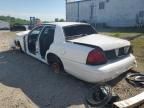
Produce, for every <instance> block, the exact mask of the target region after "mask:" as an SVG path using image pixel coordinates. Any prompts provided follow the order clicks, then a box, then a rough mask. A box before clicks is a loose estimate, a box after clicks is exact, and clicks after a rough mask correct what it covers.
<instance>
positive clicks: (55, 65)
mask: <svg viewBox="0 0 144 108" xmlns="http://www.w3.org/2000/svg"><path fill="white" fill-rule="evenodd" d="M48 63H49V65H50V68H51V69H52V71H53V72H54V73H57V74H58V73H60V72H61V71H63V64H62V62H61V60H60V59H59V58H58V57H56V56H49V57H48Z"/></svg>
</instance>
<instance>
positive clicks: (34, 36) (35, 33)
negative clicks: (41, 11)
mask: <svg viewBox="0 0 144 108" xmlns="http://www.w3.org/2000/svg"><path fill="white" fill-rule="evenodd" d="M42 29H43V26H39V27H36V28H35V29H33V30H32V31H31V32H30V33H29V35H28V50H29V52H30V53H32V54H34V55H36V43H37V40H38V37H39V35H40V33H41V31H42Z"/></svg>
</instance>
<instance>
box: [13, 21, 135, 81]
mask: <svg viewBox="0 0 144 108" xmlns="http://www.w3.org/2000/svg"><path fill="white" fill-rule="evenodd" d="M15 44H16V45H17V46H18V47H20V50H21V51H23V52H25V53H26V54H28V55H30V56H32V57H34V58H37V59H39V60H40V61H42V62H44V63H47V64H49V65H50V66H51V67H52V69H53V71H54V72H60V70H61V69H63V70H65V71H66V72H67V73H69V74H71V75H73V76H75V77H77V78H79V79H81V80H84V81H87V82H91V83H96V82H105V81H109V80H112V79H114V78H116V77H117V76H119V75H120V74H122V73H124V72H126V71H128V70H129V69H131V68H133V67H134V66H136V60H135V57H134V56H133V54H132V47H131V44H130V42H129V41H127V40H122V39H119V38H114V37H110V36H106V35H101V34H98V33H97V32H96V30H95V29H94V28H93V27H92V26H91V25H89V24H86V23H74V22H61V23H60V22H58V23H49V24H42V25H39V26H37V27H36V28H34V29H33V30H31V31H25V32H20V33H17V37H16V39H15Z"/></svg>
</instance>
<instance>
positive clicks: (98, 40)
mask: <svg viewBox="0 0 144 108" xmlns="http://www.w3.org/2000/svg"><path fill="white" fill-rule="evenodd" d="M69 41H70V42H76V43H81V44H87V45H94V46H98V47H100V48H102V49H103V50H105V51H107V50H112V49H117V48H121V47H125V46H130V42H129V41H127V40H123V39H119V38H115V37H111V36H106V35H101V34H92V35H88V36H85V37H82V38H77V39H73V40H69Z"/></svg>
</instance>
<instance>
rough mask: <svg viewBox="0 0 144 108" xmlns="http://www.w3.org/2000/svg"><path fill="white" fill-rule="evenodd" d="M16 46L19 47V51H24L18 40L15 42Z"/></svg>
mask: <svg viewBox="0 0 144 108" xmlns="http://www.w3.org/2000/svg"><path fill="white" fill-rule="evenodd" d="M16 46H17V47H18V48H19V51H20V52H21V53H24V52H23V50H22V47H21V45H20V42H19V41H18V42H16Z"/></svg>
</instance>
